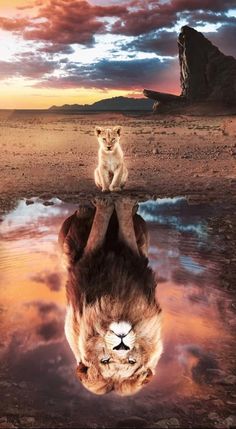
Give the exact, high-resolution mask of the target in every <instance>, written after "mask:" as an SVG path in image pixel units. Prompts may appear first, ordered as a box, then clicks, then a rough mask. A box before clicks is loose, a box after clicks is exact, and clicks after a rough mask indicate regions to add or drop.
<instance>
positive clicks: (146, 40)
mask: <svg viewBox="0 0 236 429" xmlns="http://www.w3.org/2000/svg"><path fill="white" fill-rule="evenodd" d="M123 48H124V49H125V48H126V49H128V50H131V51H142V52H155V54H157V55H162V56H174V55H177V54H178V46H177V35H176V32H175V31H171V32H169V31H159V32H157V33H156V32H155V31H154V32H150V33H148V34H145V35H142V36H138V37H137V38H136V39H135V40H134V41H133V42H130V43H127V44H126V45H123Z"/></svg>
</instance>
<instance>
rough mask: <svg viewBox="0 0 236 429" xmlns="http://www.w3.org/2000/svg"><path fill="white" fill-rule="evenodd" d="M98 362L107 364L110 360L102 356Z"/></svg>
mask: <svg viewBox="0 0 236 429" xmlns="http://www.w3.org/2000/svg"><path fill="white" fill-rule="evenodd" d="M100 362H101V363H102V364H103V365H107V364H108V363H109V362H110V358H107V357H106V358H102V359H101V360H100Z"/></svg>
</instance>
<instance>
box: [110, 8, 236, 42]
mask: <svg viewBox="0 0 236 429" xmlns="http://www.w3.org/2000/svg"><path fill="white" fill-rule="evenodd" d="M234 7H235V1H233V0H226V1H224V2H222V1H221V0H216V1H215V0H206V1H205V0H192V1H191V2H190V1H189V0H172V1H171V2H165V3H159V2H157V1H156V0H151V1H149V2H147V3H144V2H143V1H142V0H134V1H133V2H132V8H130V9H129V13H127V14H126V15H125V16H123V17H122V19H117V21H116V22H115V23H114V24H113V26H112V32H113V33H116V34H125V35H129V36H138V35H141V34H146V33H149V32H150V31H154V30H160V29H166V28H172V27H173V26H174V25H175V24H176V22H177V21H178V20H179V19H180V18H182V16H183V14H186V15H188V17H189V21H191V22H193V23H194V22H195V14H196V17H198V16H199V11H200V10H202V11H203V12H206V13H208V14H209V16H210V18H211V22H213V19H214V22H218V15H217V14H218V13H222V14H224V12H226V11H227V10H228V9H230V8H234ZM224 19H226V16H225V18H224ZM219 20H220V17H219Z"/></svg>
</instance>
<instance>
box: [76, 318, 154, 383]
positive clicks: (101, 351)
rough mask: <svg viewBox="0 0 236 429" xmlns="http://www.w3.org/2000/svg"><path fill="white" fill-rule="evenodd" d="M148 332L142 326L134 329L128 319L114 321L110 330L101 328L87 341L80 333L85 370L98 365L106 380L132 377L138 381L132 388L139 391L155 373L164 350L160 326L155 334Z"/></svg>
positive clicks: (129, 378) (132, 379)
mask: <svg viewBox="0 0 236 429" xmlns="http://www.w3.org/2000/svg"><path fill="white" fill-rule="evenodd" d="M146 333H147V331H146V329H144V330H143V329H142V326H141V325H140V326H138V327H137V328H136V329H135V327H134V328H132V326H131V324H130V323H128V322H112V323H111V324H110V325H109V327H108V329H104V330H103V329H102V328H100V329H99V332H97V333H96V335H94V336H91V337H90V338H88V337H87V338H86V339H85V338H84V341H83V336H81V337H80V352H81V358H82V362H83V365H82V367H81V368H82V372H83V373H85V372H87V371H89V369H90V368H91V366H95V367H96V369H97V371H98V373H100V375H101V376H102V379H103V380H104V381H105V380H110V381H111V380H112V382H113V383H121V382H122V381H124V380H130V381H132V382H133V383H134V384H135V386H134V387H133V389H136V391H137V390H139V389H140V388H141V387H142V385H143V384H145V383H147V382H148V381H149V380H150V378H151V376H152V375H153V373H154V372H155V367H156V365H157V362H158V360H159V358H160V356H161V353H162V342H161V338H160V331H159V329H158V330H157V331H156V330H155V333H153V334H152V335H146ZM149 334H150V333H149ZM82 375H83V374H82ZM82 378H83V376H82ZM81 381H82V380H81Z"/></svg>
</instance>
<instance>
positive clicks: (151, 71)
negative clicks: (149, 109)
mask: <svg viewBox="0 0 236 429" xmlns="http://www.w3.org/2000/svg"><path fill="white" fill-rule="evenodd" d="M175 66H176V61H175V60H166V61H163V62H162V61H160V60H159V59H158V58H151V59H150V58H149V59H139V60H136V59H134V60H127V61H119V60H117V61H108V60H101V61H99V62H97V63H95V64H89V65H80V64H79V63H69V64H67V65H66V66H65V74H66V76H64V77H61V78H55V77H51V78H48V79H45V80H42V81H41V82H39V84H37V85H36V86H37V87H54V88H73V87H74V88H75V87H84V88H91V87H92V88H99V89H129V90H136V89H141V88H144V87H145V86H148V87H149V88H150V87H152V88H154V89H155V88H157V87H158V85H163V83H164V82H165V81H166V74H167V73H169V72H170V70H172V72H173V69H174V68H175ZM137 70H138V73H137ZM174 76H175V73H174Z"/></svg>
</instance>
